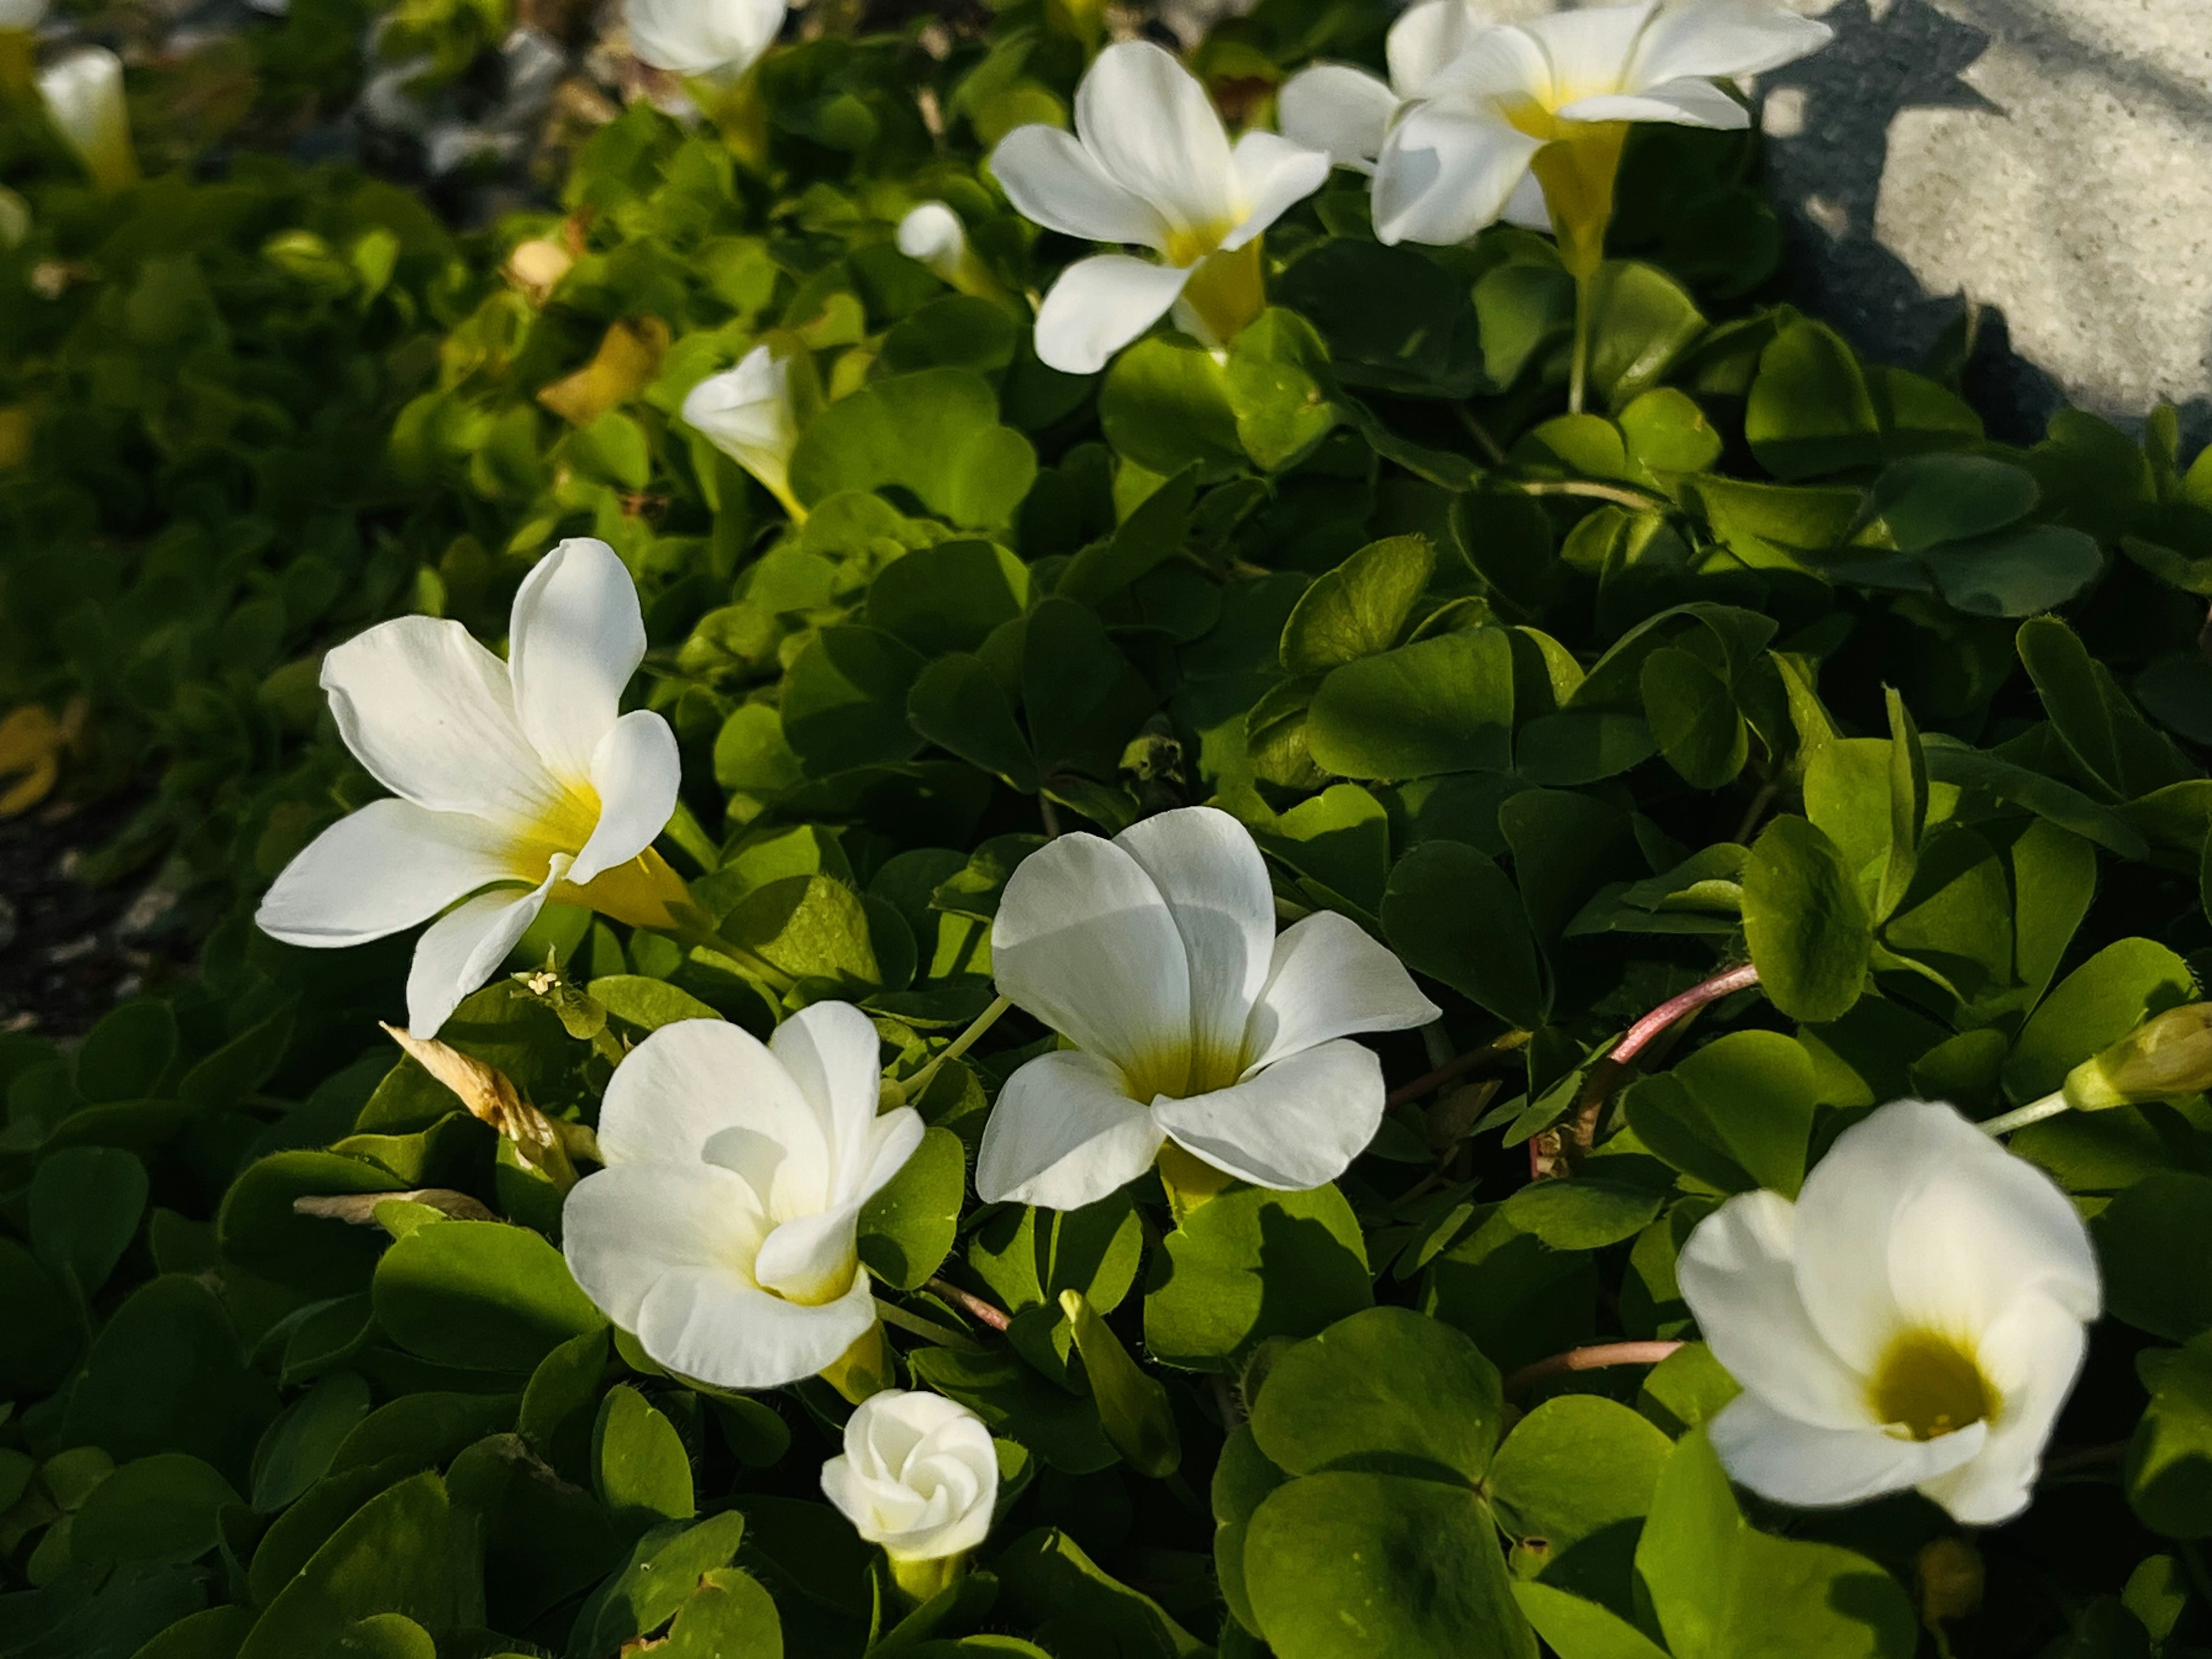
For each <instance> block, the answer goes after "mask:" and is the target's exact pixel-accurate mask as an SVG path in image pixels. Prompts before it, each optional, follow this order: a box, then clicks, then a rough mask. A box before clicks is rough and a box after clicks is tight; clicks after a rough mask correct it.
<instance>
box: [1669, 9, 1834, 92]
mask: <svg viewBox="0 0 2212 1659" xmlns="http://www.w3.org/2000/svg"><path fill="white" fill-rule="evenodd" d="M1834 36H1835V31H1834V30H1833V29H1832V28H1830V27H1828V26H1827V25H1826V23H1823V22H1820V21H1817V20H1815V19H1814V18H1810V17H1801V16H1799V15H1797V14H1796V12H1794V11H1791V10H1790V9H1788V8H1787V7H1785V6H1781V5H1778V4H1776V3H1774V0H1671V3H1668V4H1666V5H1662V6H1661V7H1660V8H1659V9H1658V11H1657V13H1656V15H1654V16H1653V17H1652V19H1651V20H1650V23H1649V25H1648V26H1646V27H1645V28H1644V33H1643V35H1642V38H1641V39H1640V40H1638V42H1637V47H1636V52H1635V56H1634V58H1632V61H1631V63H1630V66H1629V70H1628V75H1627V77H1626V84H1627V85H1628V86H1629V87H1630V88H1636V89H1642V88H1650V87H1653V86H1656V85H1657V84H1659V83H1660V82H1664V81H1676V80H1681V79H1683V78H1685V77H1688V76H1746V75H1757V74H1759V72H1761V71H1762V70H1771V69H1777V68H1779V67H1780V66H1781V65H1782V64H1788V63H1793V62H1795V61H1796V59H1798V58H1803V57H1805V56H1807V55H1808V53H1811V52H1818V51H1819V50H1820V48H1821V47H1822V46H1826V45H1827V44H1828V42H1829V41H1830V40H1832V39H1833V38H1834Z"/></svg>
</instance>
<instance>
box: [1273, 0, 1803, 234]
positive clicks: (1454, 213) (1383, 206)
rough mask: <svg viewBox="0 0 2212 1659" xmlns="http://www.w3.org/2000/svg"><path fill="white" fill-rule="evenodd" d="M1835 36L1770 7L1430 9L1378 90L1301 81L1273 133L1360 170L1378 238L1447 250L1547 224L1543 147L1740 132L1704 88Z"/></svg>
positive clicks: (1705, 1) (1717, 92)
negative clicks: (1630, 136)
mask: <svg viewBox="0 0 2212 1659" xmlns="http://www.w3.org/2000/svg"><path fill="white" fill-rule="evenodd" d="M1831 34H1832V30H1831V29H1830V28H1829V27H1828V26H1827V25H1826V24H1825V23H1821V22H1817V21H1814V20H1813V19H1811V18H1808V17H1801V16H1799V15H1797V14H1796V13H1795V12H1793V11H1790V9H1787V8H1786V7H1785V6H1784V5H1782V4H1781V3H1780V0H1642V3H1639V4H1636V5H1629V6H1599V7H1592V8H1589V9H1582V10H1575V11H1561V12H1554V13H1553V14H1551V15H1547V16H1541V17H1536V18H1532V19H1530V20H1529V21H1527V22H1524V23H1520V24H1486V21H1485V20H1484V19H1483V17H1482V15H1481V14H1480V12H1479V11H1478V10H1476V9H1474V8H1473V7H1472V6H1470V4H1469V3H1468V0H1430V3H1428V4H1425V5H1422V6H1419V7H1417V8H1415V9H1413V10H1412V11H1410V12H1408V13H1407V14H1406V15H1405V16H1404V17H1402V18H1401V19H1400V20H1399V21H1398V23H1397V24H1396V26H1395V27H1393V28H1392V30H1391V32H1390V40H1389V62H1390V82H1389V84H1388V85H1386V84H1384V83H1383V82H1381V81H1379V80H1377V79H1376V77H1374V76H1370V75H1368V74H1366V73H1364V71H1362V70H1352V69H1346V68H1342V67H1339V66H1334V65H1325V66H1322V67H1321V68H1317V69H1313V70H1306V71H1305V72H1304V74H1302V75H1299V76H1297V77H1296V78H1294V79H1293V80H1292V81H1291V82H1290V84H1289V85H1287V86H1286V87H1285V88H1284V89H1283V130H1284V131H1285V132H1287V133H1289V134H1291V136H1292V137H1296V138H1297V139H1298V140H1299V141H1300V142H1302V143H1312V144H1317V145H1321V146H1322V147H1324V148H1326V149H1328V150H1329V151H1330V152H1331V154H1332V155H1334V156H1335V157H1336V158H1337V159H1338V160H1339V161H1343V162H1345V163H1346V164H1348V165H1355V166H1366V167H1370V168H1371V170H1372V171H1373V172H1374V173H1375V232H1376V235H1377V236H1378V237H1379V238H1381V240H1383V241H1385V242H1400V241H1413V242H1427V243H1431V244H1436V245H1439V246H1449V245H1450V244H1453V243H1457V242H1463V241H1465V240H1467V239H1468V237H1470V236H1473V235H1474V234H1475V233H1476V232H1477V231H1479V230H1480V229H1481V228H1483V227H1484V226H1486V225H1487V224H1490V223H1492V222H1494V221H1495V220H1497V219H1498V218H1499V217H1501V216H1504V217H1509V218H1511V219H1512V220H1513V221H1514V222H1516V223H1521V224H1526V225H1534V226H1541V225H1542V224H1544V223H1545V222H1546V216H1545V213H1544V211H1543V210H1542V205H1541V199H1542V198H1541V189H1540V188H1539V186H1538V185H1537V182H1536V180H1535V179H1532V177H1531V175H1530V167H1531V164H1532V163H1534V162H1535V161H1536V159H1537V157H1538V155H1539V154H1540V153H1541V152H1542V151H1543V150H1544V149H1546V148H1547V146H1550V145H1552V144H1554V143H1574V142H1575V141H1576V140H1577V138H1585V137H1599V138H1602V137H1603V135H1604V131H1605V130H1606V129H1608V128H1610V129H1612V130H1613V131H1615V132H1617V131H1618V124H1620V123H1623V122H1631V121H1663V122H1670V123H1673V124H1674V125H1681V126H1695V127H1723V128H1739V127H1743V126H1747V125H1749V121H1750V118H1749V116H1748V115H1747V113H1746V112H1745V110H1744V108H1743V106H1741V104H1739V103H1737V102H1736V100H1735V99H1733V98H1731V97H1729V95H1728V94H1726V93H1725V92H1723V91H1722V90H1721V89H1720V88H1718V87H1717V86H1715V85H1714V84H1713V82H1714V81H1715V80H1716V79H1723V78H1739V77H1741V76H1749V75H1756V74H1758V73H1759V72H1761V71H1763V70H1771V69H1774V68H1777V67H1778V66H1779V65H1781V64H1787V63H1790V62H1791V61H1793V60H1794V59H1796V58H1802V57H1804V56H1805V55H1806V54H1807V53H1808V52H1815V51H1817V50H1819V49H1820V47H1821V46H1824V45H1825V44H1826V42H1827V40H1829V38H1830V36H1831ZM1614 142H1617V139H1616V140H1615V141H1614ZM1540 171H1541V169H1540ZM1605 183H1606V185H1607V189H1608V191H1609V188H1610V183H1611V171H1610V163H1609V162H1608V163H1607V167H1606V168H1605ZM1551 205H1552V209H1553V216H1554V217H1557V216H1558V210H1559V208H1560V206H1561V204H1559V202H1553V204H1551Z"/></svg>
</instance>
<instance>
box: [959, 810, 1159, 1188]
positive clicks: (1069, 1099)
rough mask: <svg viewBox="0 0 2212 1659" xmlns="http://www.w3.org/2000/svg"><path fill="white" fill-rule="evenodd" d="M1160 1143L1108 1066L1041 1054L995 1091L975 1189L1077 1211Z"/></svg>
mask: <svg viewBox="0 0 2212 1659" xmlns="http://www.w3.org/2000/svg"><path fill="white" fill-rule="evenodd" d="M1062 839H1066V838H1065V837H1062ZM1162 1139H1164V1136H1163V1135H1162V1134H1161V1133H1160V1129H1159V1126H1158V1124H1156V1123H1154V1122H1153V1121H1152V1113H1151V1112H1150V1111H1148V1110H1146V1109H1145V1108H1144V1107H1142V1106H1140V1105H1139V1104H1138V1103H1136V1102H1135V1101H1133V1100H1131V1099H1130V1098H1129V1097H1128V1096H1127V1095H1126V1094H1124V1093H1123V1092H1122V1089H1121V1073H1119V1072H1117V1071H1115V1068H1114V1067H1113V1066H1110V1065H1109V1064H1108V1063H1107V1062H1106V1061H1104V1060H1101V1059H1099V1058H1098V1057H1097V1055H1095V1054H1076V1053H1070V1052H1060V1053H1057V1054H1041V1055H1039V1056H1038V1057H1037V1058H1036V1059H1035V1060H1030V1062H1029V1063H1028V1064H1027V1065H1026V1066H1023V1067H1022V1068H1021V1069H1020V1070H1019V1071H1018V1072H1016V1073H1014V1074H1013V1075H1012V1077H1010V1078H1008V1079H1006V1087H1005V1088H1003V1089H1001V1090H1000V1091H999V1101H998V1104H997V1105H996V1106H994V1108H992V1110H991V1119H990V1121H989V1122H987V1123H986V1124H985V1125H984V1126H983V1146H982V1150H981V1152H978V1153H977V1154H976V1158H975V1192H976V1194H977V1196H979V1197H981V1199H982V1200H984V1201H985V1202H986V1203H992V1204H995V1203H999V1202H1001V1201H1011V1202H1013V1203H1016V1204H1035V1205H1037V1206H1041V1207H1042V1208H1044V1209H1048V1210H1078V1209H1081V1208H1082V1207H1083V1206H1085V1204H1092V1203H1096V1202H1097V1200H1100V1199H1102V1198H1104V1197H1106V1196H1107V1195H1108V1194H1111V1193H1115V1192H1118V1191H1119V1190H1120V1189H1121V1188H1123V1187H1126V1186H1127V1185H1128V1184H1129V1183H1130V1182H1133V1181H1134V1180H1135V1179H1136V1178H1137V1177H1138V1176H1140V1175H1142V1174H1144V1172H1145V1171H1146V1170H1148V1169H1150V1168H1151V1167H1152V1159H1153V1158H1155V1157H1156V1156H1158V1152H1159V1150H1160V1142H1161V1140H1162Z"/></svg>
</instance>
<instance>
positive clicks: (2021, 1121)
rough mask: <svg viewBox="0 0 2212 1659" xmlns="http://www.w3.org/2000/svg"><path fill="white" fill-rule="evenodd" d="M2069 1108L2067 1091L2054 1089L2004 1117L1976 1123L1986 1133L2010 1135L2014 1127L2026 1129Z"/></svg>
mask: <svg viewBox="0 0 2212 1659" xmlns="http://www.w3.org/2000/svg"><path fill="white" fill-rule="evenodd" d="M2066 1109H2067V1103H2066V1091H2064V1090H2063V1089H2057V1090H2054V1091H2052V1092H2051V1093H2050V1094H2047V1095H2045V1096H2044V1097H2043V1098H2042V1099H2040V1100H2032V1101H2030V1102H2028V1103H2027V1105H2025V1106H2022V1107H2021V1108H2020V1109H2018V1110H2016V1111H2010V1112H2007V1113H2006V1114H2005V1115H2003V1116H2002V1117H1993V1118H1990V1119H1989V1120H1988V1121H1985V1122H1983V1123H1978V1124H1977V1125H1975V1127H1977V1128H1978V1129H1979V1130H1980V1131H1981V1132H1982V1133H1984V1134H1985V1135H2008V1134H2010V1133H2012V1132H2013V1131H2014V1130H2015V1129H2025V1128H2026V1127H2027V1126H2028V1125H2029V1124H2031V1123H2040V1122H2042V1121H2043V1120H2044V1119H2045V1118H2047V1117H2057V1115H2059V1114H2060V1113H2061V1112H2063V1111H2065V1110H2066Z"/></svg>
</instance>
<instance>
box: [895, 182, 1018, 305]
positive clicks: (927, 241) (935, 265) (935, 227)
mask: <svg viewBox="0 0 2212 1659" xmlns="http://www.w3.org/2000/svg"><path fill="white" fill-rule="evenodd" d="M898 250H899V252H901V253H903V254H905V255H906V257H907V258H909V259H912V260H913V261H914V262H915V264H921V265H927V267H928V268H929V270H930V271H931V272H932V273H933V275H934V276H936V277H937V278H938V280H939V281H940V282H943V283H946V284H948V285H950V286H951V287H953V288H957V289H959V290H960V291H961V292H962V293H963V294H969V295H974V296H975V298H977V299H979V300H994V299H998V298H1000V297H1001V296H1002V294H1003V290H1002V289H1000V287H999V284H998V283H997V282H996V281H994V279H993V277H992V276H991V273H990V272H989V271H987V270H985V269H984V268H983V262H982V261H981V260H980V259H978V258H976V257H975V250H974V249H973V248H971V247H969V245H968V230H967V227H965V226H964V225H963V224H962V223H961V222H960V216H959V215H958V214H957V213H955V212H953V210H951V208H949V207H947V206H945V204H944V203H942V202H924V203H922V204H921V205H920V206H919V207H916V208H914V209H912V210H909V211H908V214H907V216H906V217H905V218H903V219H902V220H900V221H899V228H898Z"/></svg>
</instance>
